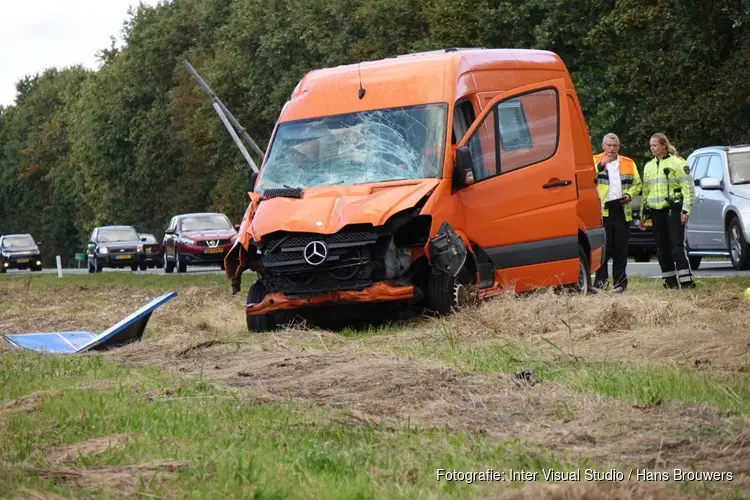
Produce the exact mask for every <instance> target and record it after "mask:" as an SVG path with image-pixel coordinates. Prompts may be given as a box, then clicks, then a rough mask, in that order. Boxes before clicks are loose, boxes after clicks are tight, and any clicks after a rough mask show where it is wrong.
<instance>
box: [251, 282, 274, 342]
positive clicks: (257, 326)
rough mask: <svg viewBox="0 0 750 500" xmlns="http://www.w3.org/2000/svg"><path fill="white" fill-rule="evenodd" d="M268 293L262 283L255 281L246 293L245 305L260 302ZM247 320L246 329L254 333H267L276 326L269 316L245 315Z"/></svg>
mask: <svg viewBox="0 0 750 500" xmlns="http://www.w3.org/2000/svg"><path fill="white" fill-rule="evenodd" d="M267 294H268V292H267V291H266V286H265V285H264V284H263V282H262V281H260V280H256V281H255V282H253V284H252V285H250V290H248V292H247V303H248V304H250V303H253V304H257V303H258V302H262V301H263V299H264V298H265V297H266V295H267ZM246 318H247V329H248V331H250V332H254V333H263V332H268V331H271V330H273V329H274V328H276V324H275V323H274V321H273V318H272V317H271V315H270V314H260V315H252V316H251V315H246Z"/></svg>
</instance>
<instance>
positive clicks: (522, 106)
mask: <svg viewBox="0 0 750 500" xmlns="http://www.w3.org/2000/svg"><path fill="white" fill-rule="evenodd" d="M559 121H560V116H559V106H558V95H557V90H555V89H543V90H537V91H534V92H530V93H528V94H524V95H521V96H517V97H513V98H511V99H508V100H506V101H503V102H500V103H498V105H497V127H498V132H499V136H500V165H501V169H502V170H501V173H505V172H510V171H512V170H516V169H518V168H522V167H525V166H528V165H531V164H534V163H539V162H540V161H544V160H546V159H547V158H550V157H551V156H552V155H553V154H555V151H557V146H558V140H559V137H558V136H559V134H558V131H559V130H558V129H559V126H558V125H559Z"/></svg>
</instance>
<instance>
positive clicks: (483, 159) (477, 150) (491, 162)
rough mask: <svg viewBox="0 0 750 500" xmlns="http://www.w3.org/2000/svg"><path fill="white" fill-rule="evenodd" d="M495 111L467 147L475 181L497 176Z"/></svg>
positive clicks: (488, 116) (479, 128)
mask: <svg viewBox="0 0 750 500" xmlns="http://www.w3.org/2000/svg"><path fill="white" fill-rule="evenodd" d="M495 123H496V119H495V110H494V109H493V110H492V111H490V112H489V113H488V114H487V116H485V117H484V120H482V124H481V125H480V126H479V127H478V128H477V129H476V130H475V131H474V135H472V136H471V139H469V142H468V143H467V144H466V146H467V147H468V148H469V151H471V159H472V164H473V171H474V179H475V181H477V182H478V181H481V180H482V179H486V178H488V177H492V176H494V175H497V140H496V137H495Z"/></svg>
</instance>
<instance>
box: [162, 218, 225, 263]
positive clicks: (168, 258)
mask: <svg viewBox="0 0 750 500" xmlns="http://www.w3.org/2000/svg"><path fill="white" fill-rule="evenodd" d="M236 237H237V229H236V227H232V223H231V222H229V218H227V216H226V215H224V214H221V213H196V214H182V215H175V216H174V217H172V220H171V221H170V222H169V226H168V227H167V229H166V231H164V241H163V244H162V247H163V248H164V272H167V273H171V272H172V270H173V269H174V268H175V267H176V268H177V272H178V273H184V272H185V271H186V270H187V266H188V264H191V265H193V264H199V265H203V264H219V265H220V266H221V268H222V269H224V256H225V255H226V254H227V252H228V251H229V249H230V248H231V247H232V244H233V243H234V240H235V238H236Z"/></svg>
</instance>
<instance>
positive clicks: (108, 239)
mask: <svg viewBox="0 0 750 500" xmlns="http://www.w3.org/2000/svg"><path fill="white" fill-rule="evenodd" d="M86 260H87V262H88V268H89V272H90V273H93V272H94V271H96V272H97V273H98V272H101V270H102V269H103V268H105V267H112V268H123V267H130V269H132V270H133V271H136V270H137V269H138V268H140V269H141V271H145V270H146V261H145V256H144V253H143V242H142V241H141V240H140V238H138V233H137V232H136V230H135V228H133V226H101V227H97V228H96V229H94V230H93V231H91V235H90V236H89V242H88V246H87V248H86Z"/></svg>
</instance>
